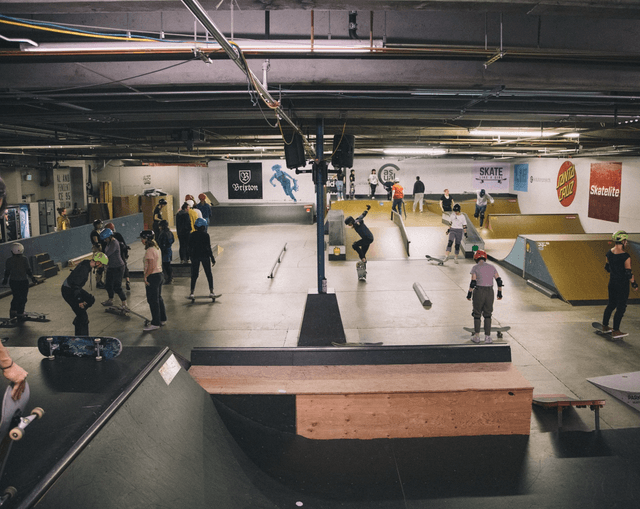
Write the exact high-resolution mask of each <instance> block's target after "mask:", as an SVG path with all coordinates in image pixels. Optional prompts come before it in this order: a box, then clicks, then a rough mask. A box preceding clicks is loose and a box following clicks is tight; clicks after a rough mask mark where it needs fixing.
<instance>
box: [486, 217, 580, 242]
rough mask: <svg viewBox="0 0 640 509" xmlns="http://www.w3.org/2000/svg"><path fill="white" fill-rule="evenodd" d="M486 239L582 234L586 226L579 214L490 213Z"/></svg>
mask: <svg viewBox="0 0 640 509" xmlns="http://www.w3.org/2000/svg"><path fill="white" fill-rule="evenodd" d="M486 222H487V225H486V226H487V227H486V228H484V229H483V230H482V231H481V235H482V237H483V238H485V239H514V240H515V239H516V238H517V237H518V235H536V234H546V233H553V234H566V233H569V234H581V233H584V228H583V227H582V223H581V222H580V216H579V215H578V214H493V213H492V214H490V215H489V216H488V217H487V221H486Z"/></svg>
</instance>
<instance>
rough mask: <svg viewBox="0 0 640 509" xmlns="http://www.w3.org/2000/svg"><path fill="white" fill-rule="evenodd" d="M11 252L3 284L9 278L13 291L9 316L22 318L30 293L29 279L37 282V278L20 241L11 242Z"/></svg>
mask: <svg viewBox="0 0 640 509" xmlns="http://www.w3.org/2000/svg"><path fill="white" fill-rule="evenodd" d="M11 253H13V254H12V256H11V258H9V259H7V263H6V264H5V270H4V279H3V280H2V284H3V285H6V284H7V280H8V281H9V286H10V287H11V293H13V299H12V300H11V310H10V311H9V313H10V314H9V316H10V317H11V318H18V319H21V318H22V317H23V316H24V307H25V305H26V304H27V296H28V295H29V279H31V280H32V281H33V282H34V283H36V278H35V277H34V276H33V272H31V267H29V260H27V257H26V256H25V255H24V246H23V245H22V244H20V243H19V242H15V243H13V244H11ZM27 278H29V279H27Z"/></svg>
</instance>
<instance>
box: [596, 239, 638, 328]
mask: <svg viewBox="0 0 640 509" xmlns="http://www.w3.org/2000/svg"><path fill="white" fill-rule="evenodd" d="M612 238H613V242H614V243H615V244H614V246H613V247H612V248H611V249H610V250H609V251H607V254H606V258H607V262H606V263H605V265H604V269H605V270H606V271H607V272H608V273H609V274H610V276H609V303H608V304H607V307H606V308H605V309H604V316H603V317H602V326H603V327H602V331H603V332H604V333H607V334H611V336H612V337H613V338H616V339H618V338H622V337H624V336H628V335H629V334H628V333H627V332H621V331H620V323H621V322H622V317H623V316H624V312H625V311H626V310H627V300H629V283H631V287H632V288H633V291H634V292H637V291H638V283H636V280H635V277H634V276H633V273H632V272H631V256H630V255H629V253H627V252H626V251H625V249H626V247H627V242H628V239H629V235H628V234H627V232H625V231H624V230H618V231H617V232H615V233H614V234H613V235H612ZM614 310H615V311H616V314H615V315H614V316H613V329H612V328H611V327H609V320H610V318H611V314H612V313H613V311H614Z"/></svg>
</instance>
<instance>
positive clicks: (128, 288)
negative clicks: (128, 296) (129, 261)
mask: <svg viewBox="0 0 640 509" xmlns="http://www.w3.org/2000/svg"><path fill="white" fill-rule="evenodd" d="M125 288H126V289H127V290H129V291H131V284H130V283H129V281H127V284H126V285H125Z"/></svg>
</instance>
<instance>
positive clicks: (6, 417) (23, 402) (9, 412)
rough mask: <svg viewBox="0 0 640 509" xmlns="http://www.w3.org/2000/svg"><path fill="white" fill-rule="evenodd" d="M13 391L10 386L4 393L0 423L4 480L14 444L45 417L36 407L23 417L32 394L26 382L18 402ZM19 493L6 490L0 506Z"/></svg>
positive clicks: (1, 472)
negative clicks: (13, 396)
mask: <svg viewBox="0 0 640 509" xmlns="http://www.w3.org/2000/svg"><path fill="white" fill-rule="evenodd" d="M12 389H13V384H10V385H9V386H8V387H7V388H6V390H5V391H4V397H3V398H2V420H1V421H0V478H2V474H3V473H4V467H5V465H6V464H7V459H8V457H9V453H10V452H11V446H12V445H13V442H15V441H16V440H20V439H21V438H22V437H23V436H24V431H25V429H26V428H27V426H28V425H29V424H31V423H32V422H33V421H34V420H35V419H39V418H41V417H42V416H43V415H44V410H42V408H40V407H36V408H34V409H33V410H31V413H30V414H29V415H27V416H24V417H23V415H24V414H25V413H26V412H25V410H26V408H27V405H28V404H29V396H30V394H31V391H30V390H29V384H28V383H26V382H25V387H24V392H23V393H22V396H21V397H20V399H19V400H18V401H14V400H13V399H12V398H11V391H12ZM17 493H18V491H17V490H16V489H15V488H14V487H13V486H9V487H8V488H6V489H5V491H4V493H3V495H2V496H1V497H0V505H2V504H4V502H6V501H7V500H8V499H10V498H13V497H15V496H16V495H17Z"/></svg>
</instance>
